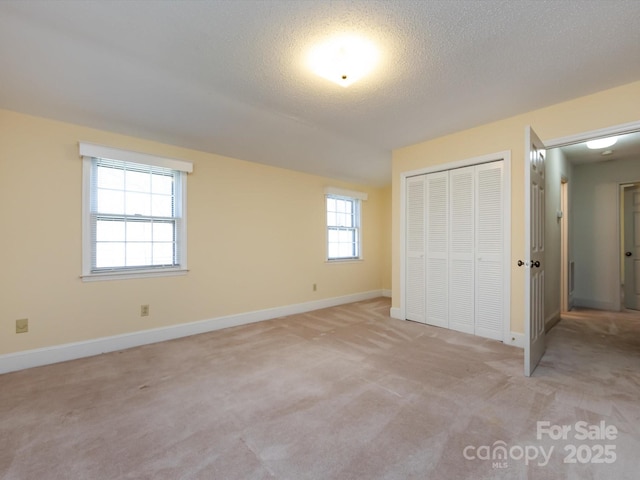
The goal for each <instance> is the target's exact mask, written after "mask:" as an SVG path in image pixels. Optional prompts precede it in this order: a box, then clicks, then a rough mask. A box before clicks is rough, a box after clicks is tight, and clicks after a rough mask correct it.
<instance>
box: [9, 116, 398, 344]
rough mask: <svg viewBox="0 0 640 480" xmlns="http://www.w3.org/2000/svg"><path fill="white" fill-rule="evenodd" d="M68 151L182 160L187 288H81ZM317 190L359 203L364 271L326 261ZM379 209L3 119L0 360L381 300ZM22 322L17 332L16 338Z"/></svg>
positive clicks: (384, 210) (381, 196)
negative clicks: (162, 330) (330, 303)
mask: <svg viewBox="0 0 640 480" xmlns="http://www.w3.org/2000/svg"><path fill="white" fill-rule="evenodd" d="M78 141H87V142H92V143H97V144H103V145H108V146H112V147H117V148H123V149H129V150H135V151H140V152H145V153H151V154H156V155H160V156H166V157H173V158H178V159H183V160H186V161H190V162H193V164H194V173H193V174H191V175H189V177H188V180H187V182H188V187H187V191H188V231H187V233H188V267H189V270H190V272H189V273H188V274H187V275H186V276H178V277H163V278H147V279H129V280H120V281H101V282H82V280H81V279H80V274H81V261H82V257H81V254H82V245H81V225H82V222H81V190H82V162H81V160H80V157H79V155H78ZM327 185H332V186H337V187H342V188H348V189H352V190H359V191H365V192H367V193H368V194H369V199H368V200H367V201H365V202H363V206H362V224H363V254H364V261H361V262H350V263H341V264H328V263H326V262H325V238H326V237H325V223H324V222H325V213H324V191H323V189H324V187H325V186H327ZM389 198H390V190H389V189H388V188H387V189H377V188H370V187H365V186H361V185H353V184H347V183H344V182H339V181H335V180H329V179H326V178H322V177H318V176H313V175H307V174H303V173H298V172H293V171H289V170H284V169H280V168H274V167H270V166H265V165H260V164H255V163H250V162H244V161H241V160H236V159H231V158H228V157H222V156H219V155H213V154H208V153H203V152H198V151H193V150H189V149H185V148H180V147H176V146H170V145H164V144H160V143H157V142H151V141H146V140H142V139H137V138H132V137H127V136H123V135H118V134H114V133H109V132H105V131H99V130H95V129H91V128H86V127H82V126H77V125H71V124H68V123H62V122H56V121H52V120H47V119H43V118H38V117H32V116H27V115H22V114H18V113H14V112H9V111H6V110H0V205H1V211H0V213H1V215H0V218H1V221H2V235H0V249H1V251H2V252H3V253H4V257H3V261H2V274H1V275H0V295H1V300H0V354H6V353H11V352H17V351H24V350H29V349H33V348H40V347H46V346H52V345H59V344H64V343H68V342H76V341H82V340H87V339H93V338H99V337H104V336H110V335H117V334H122V333H128V332H133V331H139V330H145V329H149V328H156V327H161V326H167V325H172V324H179V323H184V322H192V321H198V320H205V319H211V318H216V317H219V316H223V315H229V314H234V313H243V312H250V311H254V310H261V309H266V308H271V307H279V306H286V305H291V304H297V303H303V302H309V301H314V300H321V299H325V298H331V297H338V296H343V295H348V294H354V293H362V292H368V291H374V290H380V289H382V288H383V287H384V288H390V283H391V282H390V280H389V278H390V273H389V272H390V268H389V267H388V266H385V262H384V261H383V259H388V258H389V257H390V240H385V235H387V236H388V235H389V233H388V232H389V225H388V223H387V224H386V225H385V224H384V222H388V221H389V220H390V210H389V206H388V205H389ZM387 263H388V262H387ZM385 275H386V276H387V279H384V276H385ZM313 283H316V284H317V285H318V290H317V291H316V292H313V291H312V284H313ZM141 304H149V305H150V311H151V315H150V316H149V317H145V318H141V317H140V305H141ZM19 318H29V332H28V333H26V334H16V333H15V320H16V319H19Z"/></svg>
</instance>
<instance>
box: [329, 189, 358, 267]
mask: <svg viewBox="0 0 640 480" xmlns="http://www.w3.org/2000/svg"><path fill="white" fill-rule="evenodd" d="M325 193H326V209H327V259H328V260H359V259H361V258H362V252H361V234H360V201H361V200H362V199H366V194H361V193H359V192H350V191H345V190H340V189H335V188H327V189H325Z"/></svg>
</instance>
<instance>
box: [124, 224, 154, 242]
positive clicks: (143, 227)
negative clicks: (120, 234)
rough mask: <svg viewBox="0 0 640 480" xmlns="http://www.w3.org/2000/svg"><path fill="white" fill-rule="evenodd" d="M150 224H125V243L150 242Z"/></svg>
mask: <svg viewBox="0 0 640 480" xmlns="http://www.w3.org/2000/svg"><path fill="white" fill-rule="evenodd" d="M150 241H151V222H127V242H150Z"/></svg>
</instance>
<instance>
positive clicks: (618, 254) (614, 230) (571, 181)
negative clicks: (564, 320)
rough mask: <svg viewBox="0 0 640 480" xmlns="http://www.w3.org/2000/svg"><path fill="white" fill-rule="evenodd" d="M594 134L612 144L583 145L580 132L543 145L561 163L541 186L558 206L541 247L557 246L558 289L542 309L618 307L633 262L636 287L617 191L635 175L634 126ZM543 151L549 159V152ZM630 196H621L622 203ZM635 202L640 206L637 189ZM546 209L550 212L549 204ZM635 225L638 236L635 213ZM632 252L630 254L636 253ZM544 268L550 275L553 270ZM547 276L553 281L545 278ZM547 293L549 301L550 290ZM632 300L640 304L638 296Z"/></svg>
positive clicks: (639, 150)
mask: <svg viewBox="0 0 640 480" xmlns="http://www.w3.org/2000/svg"><path fill="white" fill-rule="evenodd" d="M596 133H600V132H594V134H593V136H592V137H591V138H595V137H597V138H604V137H605V134H606V137H614V138H615V143H614V144H612V145H608V146H606V145H605V146H601V145H596V146H593V147H592V148H589V147H588V146H587V143H588V141H589V140H588V137H586V138H584V137H583V138H584V140H582V141H580V142H574V143H571V144H565V145H562V144H561V142H559V143H560V145H559V146H557V147H556V148H553V149H549V150H548V152H553V151H558V152H559V153H558V154H557V155H556V156H555V157H556V158H558V159H559V160H558V161H560V162H564V163H562V165H563V166H562V171H561V172H559V173H558V174H557V175H556V177H555V178H554V179H549V181H550V182H552V183H550V184H548V185H547V186H548V194H549V196H550V197H553V195H554V193H553V192H552V190H553V189H555V190H556V192H557V193H555V195H556V196H555V197H553V198H555V201H556V202H557V203H556V205H557V207H554V208H557V209H558V211H557V225H550V226H549V224H548V226H549V228H551V233H553V228H556V230H557V232H558V233H557V235H558V236H557V238H548V240H549V241H548V242H547V249H548V250H549V249H554V248H557V249H558V254H557V258H558V260H559V262H558V267H557V270H558V271H557V275H558V277H559V279H558V281H557V282H555V283H556V285H557V288H558V290H559V293H557V294H556V295H557V303H556V304H555V305H554V304H553V302H551V303H550V304H549V302H547V304H548V306H549V310H548V311H547V312H546V313H547V314H553V312H555V311H559V312H558V313H561V312H566V311H569V310H571V308H572V307H574V306H575V307H585V308H595V309H598V310H607V311H620V310H622V309H623V308H624V300H623V298H624V296H625V295H624V293H625V292H624V291H623V289H624V287H625V285H627V287H628V288H627V292H626V296H627V297H629V295H630V290H629V283H630V281H629V278H627V279H625V276H626V277H628V276H629V274H630V273H632V272H635V270H634V269H635V267H636V266H637V267H638V277H639V281H638V284H639V286H638V288H637V290H638V292H640V249H639V251H638V252H637V256H638V263H637V264H635V263H633V261H632V260H629V259H628V257H625V253H626V252H628V251H631V250H633V249H632V248H631V247H629V246H628V245H627V246H625V241H624V239H625V233H624V232H625V231H626V232H627V234H628V233H629V232H630V231H632V230H633V228H635V227H630V226H628V227H627V228H626V229H625V227H624V223H625V221H624V217H625V215H624V205H625V199H624V198H623V195H622V190H621V185H624V186H626V190H629V191H628V192H627V196H630V195H632V194H631V190H633V189H634V188H635V184H634V182H636V181H638V180H639V179H640V125H639V124H637V123H636V124H634V125H632V126H631V125H626V126H622V127H619V128H617V129H616V128H611V129H607V130H606V131H603V134H601V135H597V134H596ZM585 135H586V134H585ZM550 143H551V142H550ZM557 144H558V143H556V145H557ZM550 146H553V144H551V145H550ZM548 156H549V157H550V158H554V155H551V154H549V155H548ZM632 187H634V188H632ZM633 201H634V200H633V199H627V202H626V203H627V204H629V203H630V202H633ZM635 201H637V202H638V209H639V210H640V193H638V197H637V199H636V200H635ZM547 211H548V213H550V212H549V209H548V210H547ZM629 215H632V212H631V213H628V214H627V216H629ZM627 225H629V221H627ZM638 225H639V231H638V236H639V237H640V212H638ZM639 245H640V239H639ZM632 253H633V257H635V256H636V252H632ZM551 258H553V255H551ZM549 266H550V265H549V262H547V267H549ZM547 270H548V271H549V272H550V274H551V275H552V276H553V275H554V273H553V269H549V268H548V269H547ZM634 275H635V274H634ZM549 280H550V281H551V283H554V282H553V280H552V279H551V278H550V279H549ZM634 288H635V287H634ZM550 295H551V299H552V300H553V293H551V294H550ZM638 299H639V301H638V308H640V295H639V296H638ZM554 307H555V308H556V309H557V310H555V309H554ZM558 316H559V315H558ZM554 323H555V322H551V325H553V324H554Z"/></svg>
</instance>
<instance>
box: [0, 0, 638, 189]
mask: <svg viewBox="0 0 640 480" xmlns="http://www.w3.org/2000/svg"><path fill="white" fill-rule="evenodd" d="M639 20H640V2H639V1H637V0H632V1H618V0H607V1H604V0H603V1H585V0H577V1H573V0H565V1H563V0H552V1H538V0H483V1H480V0H477V1H476V0H470V1H452V0H445V1H428V0H424V1H423V0H419V1H409V0H406V1H402V0H397V1H374V0H361V1H337V0H334V1H326V0H323V1H319V0H307V1H305V0H300V1H275V0H274V1H269V0H263V1H255V0H237V1H231V0H228V1H227V0H217V1H216V0H208V1H163V2H160V1H156V2H152V1H135V0H130V1H106V0H103V1H83V2H79V1H74V2H71V1H56V2H53V1H43V2H39V1H31V2H26V1H7V0H0V108H6V109H10V110H16V111H21V112H25V113H30V114H35V115H40V116H45V117H50V118H56V119H60V120H64V121H69V122H74V123H80V124H84V125H89V126H92V127H96V128H101V129H106V130H111V131H115V132H120V133H125V134H129V135H133V136H138V137H144V138H149V139H154V140H159V141H162V142H166V143H171V144H176V145H181V146H186V147H190V148H195V149H198V150H203V151H208V152H214V153H219V154H223V155H228V156H232V157H236V158H240V159H245V160H250V161H254V162H261V163H267V164H272V165H277V166H281V167H285V168H291V169H295V170H300V171H305V172H309V173H314V174H319V175H323V176H329V177H335V178H341V179H345V180H353V181H357V182H363V183H370V184H374V185H384V184H387V183H389V181H390V171H391V166H390V163H391V162H390V158H391V154H390V151H391V150H392V149H394V148H398V147H402V146H406V145H409V144H413V143H416V142H420V141H423V140H427V139H431V138H435V137H438V136H441V135H443V134H446V133H451V132H454V131H458V130H461V129H464V128H469V127H472V126H475V125H478V124H482V123H485V122H488V121H492V120H497V119H500V118H504V117H507V116H510V115H514V114H517V113H521V112H525V111H529V110H532V109H536V108H540V107H543V106H546V105H550V104H553V103H557V102H560V101H563V100H567V99H570V98H575V97H578V96H581V95H585V94H589V93H592V92H596V91H599V90H603V89H606V88H610V87H614V86H617V85H622V84H625V83H629V82H632V81H635V80H638V79H640V28H639V27H638V21H639ZM345 31H348V32H355V33H360V34H362V35H364V36H366V37H368V38H369V39H371V40H373V41H374V42H375V43H376V44H377V45H378V46H379V48H380V49H381V51H382V61H381V65H380V66H379V68H378V69H377V70H376V72H375V73H374V74H373V75H372V76H370V77H369V78H366V79H364V80H361V81H360V82H358V83H356V84H354V85H352V86H351V87H349V88H346V89H344V88H342V87H340V86H337V85H334V84H332V83H330V82H328V81H327V80H324V79H322V78H319V77H315V76H313V75H312V74H311V73H310V72H309V71H308V70H307V69H306V68H305V66H304V56H305V53H306V51H307V50H308V49H309V48H310V47H311V46H312V45H313V44H315V43H316V42H318V41H320V40H322V39H324V38H326V37H327V36H329V35H330V34H332V33H336V32H345Z"/></svg>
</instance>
